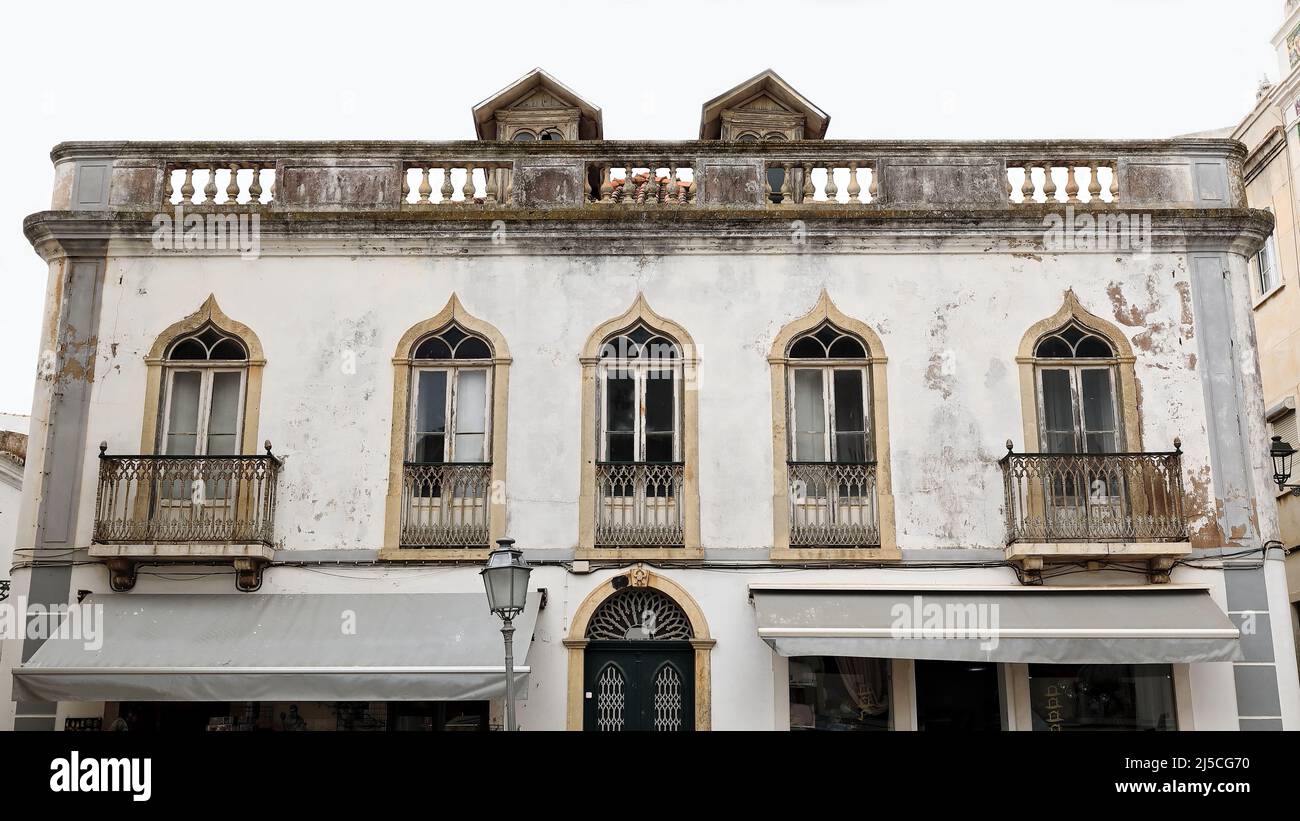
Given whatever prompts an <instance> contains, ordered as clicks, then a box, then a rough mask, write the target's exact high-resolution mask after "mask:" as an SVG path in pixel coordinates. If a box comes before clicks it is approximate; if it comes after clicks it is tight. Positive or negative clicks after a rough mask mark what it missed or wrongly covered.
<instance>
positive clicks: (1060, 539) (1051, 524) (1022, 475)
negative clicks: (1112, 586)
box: [1000, 440, 1190, 570]
mask: <svg viewBox="0 0 1300 821" xmlns="http://www.w3.org/2000/svg"><path fill="white" fill-rule="evenodd" d="M1000 464H1001V465H1002V472H1003V478H1004V481H1005V490H1006V517H1007V543H1008V545H1009V546H1008V548H1007V555H1008V558H1011V559H1017V560H1023V559H1029V560H1030V561H1031V565H1027V566H1035V567H1037V566H1041V561H1042V560H1044V559H1071V560H1079V559H1084V560H1101V559H1112V560H1117V561H1123V560H1126V559H1166V560H1167V559H1168V558H1169V557H1171V556H1179V555H1183V554H1186V553H1187V552H1189V549H1190V545H1189V544H1188V534H1187V520H1186V517H1185V515H1184V508H1183V467H1182V451H1181V449H1180V448H1179V443H1178V442H1177V440H1175V450H1173V451H1168V452H1160V453H1096V454H1092V453H1070V454H1057V453H1013V452H1011V449H1010V447H1008V452H1007V455H1006V456H1004V457H1003V458H1002V460H1001V462H1000ZM1165 569H1166V570H1167V569H1168V568H1167V567H1165Z"/></svg>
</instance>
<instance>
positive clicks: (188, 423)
mask: <svg viewBox="0 0 1300 821" xmlns="http://www.w3.org/2000/svg"><path fill="white" fill-rule="evenodd" d="M248 359H249V357H248V349H247V347H246V346H245V345H244V343H243V341H242V340H240V339H239V338H238V337H235V336H232V335H230V334H228V333H226V332H224V331H222V330H221V329H220V328H218V327H217V326H216V325H214V324H212V323H208V324H206V325H204V326H203V327H202V328H200V329H199V330H197V331H195V332H194V333H191V334H187V335H185V336H182V337H179V338H178V339H176V340H174V341H173V342H172V343H171V345H169V346H168V348H167V350H166V353H165V354H164V357H163V360H164V361H163V365H164V372H165V388H164V390H165V396H164V398H163V420H162V429H161V431H160V432H159V438H160V440H161V441H160V445H161V449H162V453H163V454H164V455H167V456H233V455H235V454H237V453H240V452H241V451H240V449H241V447H242V444H243V442H242V437H241V431H242V429H243V422H244V418H243V417H244V396H245V392H246V388H247V377H248Z"/></svg>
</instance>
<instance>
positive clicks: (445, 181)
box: [438, 165, 456, 205]
mask: <svg viewBox="0 0 1300 821" xmlns="http://www.w3.org/2000/svg"><path fill="white" fill-rule="evenodd" d="M438 193H439V194H441V195H442V200H441V204H442V205H450V204H451V195H452V194H455V193H456V189H455V188H454V187H453V186H452V184H451V166H450V165H444V166H443V167H442V185H441V186H440V187H439V188H438Z"/></svg>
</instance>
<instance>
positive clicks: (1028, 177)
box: [1020, 162, 1034, 205]
mask: <svg viewBox="0 0 1300 821" xmlns="http://www.w3.org/2000/svg"><path fill="white" fill-rule="evenodd" d="M1020 196H1021V199H1022V201H1023V202H1024V203H1025V204H1026V205H1027V204H1029V203H1031V202H1033V201H1034V164H1033V163H1031V162H1027V163H1025V181H1024V182H1022V183H1021V184H1020Z"/></svg>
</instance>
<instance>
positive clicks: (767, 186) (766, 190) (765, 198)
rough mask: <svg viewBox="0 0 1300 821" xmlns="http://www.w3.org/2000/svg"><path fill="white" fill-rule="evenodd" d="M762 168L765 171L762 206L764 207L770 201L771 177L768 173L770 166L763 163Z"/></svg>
mask: <svg viewBox="0 0 1300 821" xmlns="http://www.w3.org/2000/svg"><path fill="white" fill-rule="evenodd" d="M763 168H764V169H766V170H765V171H763V204H764V205H766V204H767V203H769V202H771V201H772V176H771V174H769V173H768V172H769V171H771V170H772V166H770V165H768V164H767V163H763ZM779 204H780V203H778V205H779Z"/></svg>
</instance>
